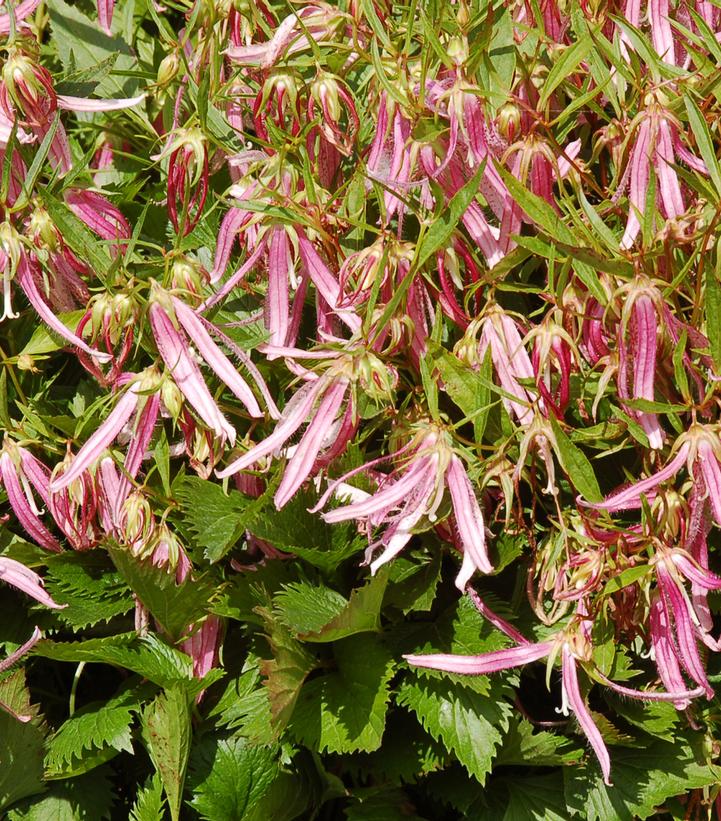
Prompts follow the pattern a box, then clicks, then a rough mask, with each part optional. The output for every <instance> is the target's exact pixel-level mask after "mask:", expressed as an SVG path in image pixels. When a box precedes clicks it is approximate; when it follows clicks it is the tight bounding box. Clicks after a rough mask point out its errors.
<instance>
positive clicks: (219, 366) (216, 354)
mask: <svg viewBox="0 0 721 821" xmlns="http://www.w3.org/2000/svg"><path fill="white" fill-rule="evenodd" d="M172 302H173V309H174V310H175V315H176V317H177V318H178V321H179V322H180V324H181V325H182V326H183V328H184V329H185V332H186V333H187V334H188V336H189V337H190V339H191V340H192V342H193V344H194V345H195V347H196V348H197V349H198V352H199V353H200V355H201V356H202V357H203V359H204V360H205V361H206V362H207V363H208V365H209V366H210V368H211V369H212V370H213V371H214V372H215V374H216V375H217V376H218V378H219V379H220V380H221V381H222V382H224V383H225V384H226V385H227V386H228V387H229V388H230V390H231V391H232V392H233V393H234V394H235V396H237V397H238V399H240V401H241V402H242V403H243V404H244V405H245V407H246V409H247V411H248V413H249V414H250V415H251V416H254V417H255V418H256V419H262V418H263V411H262V410H261V409H260V407H259V405H258V402H257V401H256V398H255V396H253V392H252V391H251V389H250V387H249V386H248V384H247V382H246V381H245V380H244V379H243V377H242V376H241V375H240V374H239V373H238V371H237V370H236V369H235V367H234V366H233V363H232V362H231V361H230V360H229V359H228V357H227V356H226V355H225V354H224V353H223V352H222V351H221V350H220V348H219V347H218V346H217V345H216V344H215V342H214V341H213V340H212V339H211V337H210V334H209V333H208V332H207V331H206V330H205V328H204V326H203V323H202V321H201V320H200V319H199V317H198V315H197V314H196V313H195V312H194V311H193V310H192V309H191V308H189V307H188V306H187V305H186V304H185V303H184V302H182V301H181V300H179V299H178V298H177V297H172Z"/></svg>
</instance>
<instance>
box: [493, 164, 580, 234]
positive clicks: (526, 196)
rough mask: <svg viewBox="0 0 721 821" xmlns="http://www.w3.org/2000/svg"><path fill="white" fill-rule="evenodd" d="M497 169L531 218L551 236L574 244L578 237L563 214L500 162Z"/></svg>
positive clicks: (510, 191) (512, 195)
mask: <svg viewBox="0 0 721 821" xmlns="http://www.w3.org/2000/svg"><path fill="white" fill-rule="evenodd" d="M496 169H497V170H498V173H499V174H500V175H501V177H502V179H503V182H505V184H506V187H507V188H508V191H509V193H510V195H511V197H512V198H513V200H514V201H515V202H517V203H518V204H519V205H520V206H521V208H522V209H523V210H524V211H525V213H526V215H527V216H528V218H529V219H531V220H532V221H533V222H535V223H536V225H538V226H539V228H542V229H543V230H544V231H545V232H546V233H547V234H548V236H549V237H551V238H552V239H556V240H559V241H560V242H563V243H565V244H566V245H571V246H574V245H575V244H576V237H575V236H574V235H573V234H572V233H571V231H569V229H568V228H566V226H565V225H564V223H563V221H562V219H561V216H560V215H559V214H558V212H557V211H555V209H554V208H553V207H552V206H551V205H549V204H548V203H547V202H546V200H544V199H543V197H539V196H538V195H536V194H533V193H532V192H531V191H529V190H528V189H527V188H526V187H525V186H524V185H522V184H521V183H520V182H519V181H518V180H517V179H516V178H515V177H514V176H513V174H511V172H510V171H508V170H507V169H506V168H505V167H504V166H502V165H501V164H500V163H498V162H497V163H496Z"/></svg>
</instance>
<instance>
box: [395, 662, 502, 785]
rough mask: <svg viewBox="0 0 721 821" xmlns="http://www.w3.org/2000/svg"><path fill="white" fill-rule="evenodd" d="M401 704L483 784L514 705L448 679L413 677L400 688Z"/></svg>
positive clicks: (399, 700) (398, 699) (398, 696)
mask: <svg viewBox="0 0 721 821" xmlns="http://www.w3.org/2000/svg"><path fill="white" fill-rule="evenodd" d="M396 699H397V701H398V704H400V705H401V706H402V707H406V708H407V709H409V710H412V711H413V712H414V713H415V714H416V715H417V716H418V719H419V720H420V722H421V724H422V725H423V727H424V728H425V729H426V730H427V731H428V732H429V733H430V734H431V735H432V736H433V738H435V739H440V740H441V741H442V742H443V744H444V745H445V747H446V749H447V750H448V751H449V752H451V753H453V754H454V755H455V756H456V758H457V759H458V761H460V763H461V764H463V766H464V767H465V768H466V770H468V772H469V774H470V775H472V776H473V777H474V778H476V779H477V780H478V781H479V782H480V783H481V784H485V782H486V777H487V776H488V773H490V771H491V767H492V766H493V759H494V758H495V755H496V748H497V747H498V745H499V744H500V743H501V741H502V739H503V735H502V733H503V732H505V731H506V730H507V729H508V718H509V716H510V715H511V712H512V710H511V707H510V705H508V704H504V703H503V702H502V701H498V702H496V701H494V700H493V699H491V698H487V697H486V696H483V695H481V694H479V693H475V692H473V691H472V690H469V689H466V688H465V687H463V686H461V685H459V684H457V683H455V682H453V681H451V680H449V679H448V678H444V679H432V678H419V677H415V676H410V677H409V678H408V679H406V680H405V681H404V682H403V683H402V684H401V686H400V687H399V688H398V694H397V696H396Z"/></svg>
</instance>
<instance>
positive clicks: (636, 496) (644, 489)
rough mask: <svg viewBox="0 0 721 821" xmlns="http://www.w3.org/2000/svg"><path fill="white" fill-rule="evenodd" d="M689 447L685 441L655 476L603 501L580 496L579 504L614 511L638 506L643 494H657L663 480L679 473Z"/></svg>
mask: <svg viewBox="0 0 721 821" xmlns="http://www.w3.org/2000/svg"><path fill="white" fill-rule="evenodd" d="M689 449H690V444H689V443H688V442H684V443H683V445H681V447H680V448H679V449H678V453H677V454H676V455H675V456H674V458H673V459H672V460H671V461H670V462H669V463H668V464H667V465H666V467H664V468H661V470H659V471H658V472H657V473H654V474H653V476H649V477H648V478H647V479H642V480H641V481H640V482H636V484H634V485H631V486H630V487H627V488H624V489H623V490H619V491H618V492H616V493H613V494H611V496H609V497H608V498H607V499H605V500H604V501H603V502H586V501H583V500H582V499H580V498H579V500H578V501H579V504H581V505H583V506H584V507H591V508H593V509H594V510H610V511H612V512H615V511H617V510H632V509H634V508H637V507H639V506H640V504H641V497H642V496H651V497H653V496H655V491H656V488H658V486H659V485H660V484H661V483H662V482H665V481H666V480H667V479H671V478H672V477H673V476H675V475H676V474H677V473H678V471H679V470H680V469H681V467H683V465H684V464H685V463H686V459H687V457H688V453H689Z"/></svg>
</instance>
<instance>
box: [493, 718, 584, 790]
mask: <svg viewBox="0 0 721 821" xmlns="http://www.w3.org/2000/svg"><path fill="white" fill-rule="evenodd" d="M582 755H583V750H582V749H581V748H580V747H578V746H577V745H576V744H575V743H574V742H573V741H572V740H571V739H569V738H567V737H566V736H564V735H556V734H555V733H549V732H546V731H545V730H539V731H536V730H534V728H533V725H532V724H531V723H530V721H526V719H525V718H519V719H516V720H515V721H513V722H512V723H511V726H510V728H509V731H508V733H507V734H506V736H505V738H504V739H503V746H502V747H501V749H500V751H499V753H498V758H497V759H496V762H495V766H498V767H501V766H519V765H523V766H526V767H553V766H557V765H559V764H569V763H570V762H572V761H577V760H578V759H579V758H581V756H582ZM524 781H525V778H524Z"/></svg>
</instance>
